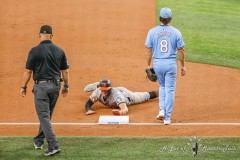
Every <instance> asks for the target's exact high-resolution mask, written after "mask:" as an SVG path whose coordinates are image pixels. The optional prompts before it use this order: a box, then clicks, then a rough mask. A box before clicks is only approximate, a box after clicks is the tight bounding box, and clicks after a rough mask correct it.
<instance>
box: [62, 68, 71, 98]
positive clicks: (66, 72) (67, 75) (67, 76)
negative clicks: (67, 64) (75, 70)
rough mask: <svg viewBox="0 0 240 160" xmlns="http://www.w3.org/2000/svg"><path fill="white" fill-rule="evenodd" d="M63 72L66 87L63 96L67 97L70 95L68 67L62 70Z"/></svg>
mask: <svg viewBox="0 0 240 160" xmlns="http://www.w3.org/2000/svg"><path fill="white" fill-rule="evenodd" d="M61 72H62V77H63V82H64V87H63V89H62V96H63V97H65V96H67V95H68V90H69V83H68V79H69V73H68V69H66V70H61Z"/></svg>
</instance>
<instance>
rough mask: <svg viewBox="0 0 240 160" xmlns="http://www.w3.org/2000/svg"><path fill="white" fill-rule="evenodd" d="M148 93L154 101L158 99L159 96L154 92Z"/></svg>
mask: <svg viewBox="0 0 240 160" xmlns="http://www.w3.org/2000/svg"><path fill="white" fill-rule="evenodd" d="M148 93H149V95H150V99H154V98H156V97H157V95H156V93H155V92H154V91H152V92H148Z"/></svg>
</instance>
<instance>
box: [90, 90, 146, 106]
mask: <svg viewBox="0 0 240 160" xmlns="http://www.w3.org/2000/svg"><path fill="white" fill-rule="evenodd" d="M110 92H111V93H110V94H109V97H108V98H107V99H105V98H104V97H103V95H102V93H101V90H99V89H98V88H97V89H95V90H94V91H93V93H92V94H91V95H90V100H91V101H92V102H93V103H95V102H97V101H99V102H101V103H102V104H104V105H105V106H109V107H111V108H117V107H118V106H119V104H120V103H126V104H127V106H130V105H133V104H137V103H143V102H146V101H149V99H150V93H149V92H131V91H129V90H128V89H126V88H124V87H116V88H112V89H111V90H110ZM90 109H91V108H90ZM86 110H87V108H86Z"/></svg>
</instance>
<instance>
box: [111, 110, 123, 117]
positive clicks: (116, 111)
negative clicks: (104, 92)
mask: <svg viewBox="0 0 240 160" xmlns="http://www.w3.org/2000/svg"><path fill="white" fill-rule="evenodd" d="M112 113H113V114H114V115H116V116H119V115H122V114H123V112H122V111H121V110H119V109H113V110H112Z"/></svg>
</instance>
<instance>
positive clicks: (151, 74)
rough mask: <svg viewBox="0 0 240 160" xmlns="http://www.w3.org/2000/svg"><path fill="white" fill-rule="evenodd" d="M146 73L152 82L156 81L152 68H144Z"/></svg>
mask: <svg viewBox="0 0 240 160" xmlns="http://www.w3.org/2000/svg"><path fill="white" fill-rule="evenodd" d="M146 73H147V78H148V79H149V80H150V81H152V82H156V81H157V76H156V74H155V71H154V69H153V68H152V67H151V68H146Z"/></svg>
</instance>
